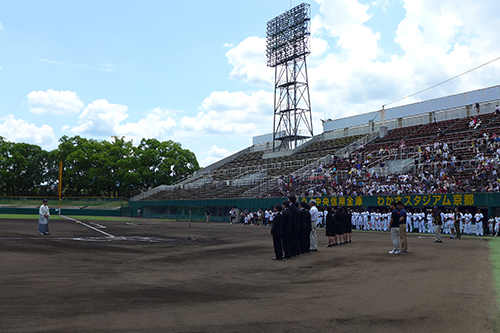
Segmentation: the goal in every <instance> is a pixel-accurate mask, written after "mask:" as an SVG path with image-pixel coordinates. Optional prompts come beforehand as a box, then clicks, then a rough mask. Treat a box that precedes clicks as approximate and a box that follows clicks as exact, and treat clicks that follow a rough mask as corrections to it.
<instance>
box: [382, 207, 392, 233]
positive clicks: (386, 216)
mask: <svg viewBox="0 0 500 333" xmlns="http://www.w3.org/2000/svg"><path fill="white" fill-rule="evenodd" d="M383 221H384V231H387V230H388V229H389V226H390V223H391V213H390V212H387V211H385V213H384V216H383Z"/></svg>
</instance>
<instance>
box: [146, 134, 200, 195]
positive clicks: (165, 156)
mask: <svg viewBox="0 0 500 333" xmlns="http://www.w3.org/2000/svg"><path fill="white" fill-rule="evenodd" d="M199 169H200V166H199V164H198V161H197V160H196V156H195V155H194V153H193V152H191V151H189V150H187V149H182V147H181V145H180V144H179V143H177V142H174V141H172V140H169V141H159V140H157V139H142V140H141V143H140V144H139V146H138V147H137V173H138V174H139V176H140V181H141V183H140V189H142V190H146V189H150V188H153V187H156V186H158V185H170V184H173V183H174V182H176V181H178V180H181V179H182V178H184V177H187V176H189V175H191V174H192V173H193V172H195V171H196V170H199Z"/></svg>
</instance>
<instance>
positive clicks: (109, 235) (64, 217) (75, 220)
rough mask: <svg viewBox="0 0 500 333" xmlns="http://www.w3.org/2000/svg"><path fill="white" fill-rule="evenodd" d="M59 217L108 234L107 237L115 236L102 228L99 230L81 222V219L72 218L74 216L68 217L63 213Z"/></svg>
mask: <svg viewBox="0 0 500 333" xmlns="http://www.w3.org/2000/svg"><path fill="white" fill-rule="evenodd" d="M61 217H62V218H63V219H65V220H70V221H73V222H75V223H77V224H81V225H83V226H85V227H87V228H90V229H92V230H95V231H98V232H100V233H101V234H103V235H106V236H108V237H111V238H115V236H113V235H111V234H108V233H107V232H104V231H102V230H100V229H97V228H94V227H93V226H91V225H88V224H87V223H83V222H82V221H78V220H77V219H74V218H72V217H69V216H64V215H61Z"/></svg>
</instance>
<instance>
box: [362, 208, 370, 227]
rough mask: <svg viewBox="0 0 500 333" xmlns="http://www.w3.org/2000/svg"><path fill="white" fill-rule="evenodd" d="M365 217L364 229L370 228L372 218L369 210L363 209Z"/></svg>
mask: <svg viewBox="0 0 500 333" xmlns="http://www.w3.org/2000/svg"><path fill="white" fill-rule="evenodd" d="M361 216H362V217H363V230H370V222H369V221H370V220H369V218H368V211H367V210H365V211H363V213H362V215H361Z"/></svg>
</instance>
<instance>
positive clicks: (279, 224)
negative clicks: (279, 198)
mask: <svg viewBox="0 0 500 333" xmlns="http://www.w3.org/2000/svg"><path fill="white" fill-rule="evenodd" d="M281 210H282V208H281V205H280V204H276V205H274V212H275V215H274V219H273V227H272V228H271V236H272V237H273V246H274V254H275V257H273V258H272V259H273V260H282V259H283V247H282V246H281V241H282V239H283V215H281Z"/></svg>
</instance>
